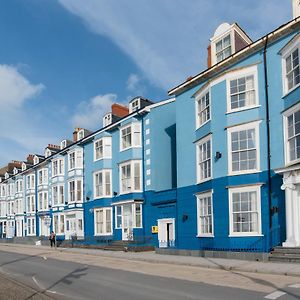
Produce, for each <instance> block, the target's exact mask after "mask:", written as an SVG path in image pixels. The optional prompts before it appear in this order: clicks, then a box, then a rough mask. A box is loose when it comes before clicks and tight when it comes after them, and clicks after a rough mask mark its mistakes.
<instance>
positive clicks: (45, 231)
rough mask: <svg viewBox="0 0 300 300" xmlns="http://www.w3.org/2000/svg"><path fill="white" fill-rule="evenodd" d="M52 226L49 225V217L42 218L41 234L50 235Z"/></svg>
mask: <svg viewBox="0 0 300 300" xmlns="http://www.w3.org/2000/svg"><path fill="white" fill-rule="evenodd" d="M49 235H50V228H49V226H48V217H41V218H40V236H49Z"/></svg>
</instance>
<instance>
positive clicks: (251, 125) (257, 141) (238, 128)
mask: <svg viewBox="0 0 300 300" xmlns="http://www.w3.org/2000/svg"><path fill="white" fill-rule="evenodd" d="M260 123H261V121H255V122H249V123H246V124H242V125H237V126H233V127H230V128H227V149H228V175H230V176H232V175H242V174H252V173H257V172H260V171H261V170H260V137H259V136H260V135H259V124H260ZM248 129H254V130H255V144H256V145H255V149H256V169H251V170H245V171H232V148H231V133H232V132H236V131H242V130H248Z"/></svg>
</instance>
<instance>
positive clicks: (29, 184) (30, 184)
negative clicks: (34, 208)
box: [26, 174, 35, 190]
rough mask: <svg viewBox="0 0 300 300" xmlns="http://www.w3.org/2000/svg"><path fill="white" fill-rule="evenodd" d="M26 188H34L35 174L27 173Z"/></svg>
mask: <svg viewBox="0 0 300 300" xmlns="http://www.w3.org/2000/svg"><path fill="white" fill-rule="evenodd" d="M26 189H27V190H33V189H35V174H29V175H27V176H26Z"/></svg>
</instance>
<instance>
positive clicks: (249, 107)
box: [225, 105, 261, 115]
mask: <svg viewBox="0 0 300 300" xmlns="http://www.w3.org/2000/svg"><path fill="white" fill-rule="evenodd" d="M259 107H261V105H254V106H247V107H245V108H241V109H234V110H228V111H227V112H226V113H225V114H226V115H229V114H234V113H238V112H242V111H246V110H251V109H255V108H259Z"/></svg>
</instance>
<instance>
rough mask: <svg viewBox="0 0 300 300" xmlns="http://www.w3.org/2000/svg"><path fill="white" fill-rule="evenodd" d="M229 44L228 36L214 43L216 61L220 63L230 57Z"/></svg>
mask: <svg viewBox="0 0 300 300" xmlns="http://www.w3.org/2000/svg"><path fill="white" fill-rule="evenodd" d="M231 52H232V51H231V42H230V34H228V35H226V36H225V37H224V38H222V39H220V40H219V41H217V42H216V60H217V62H220V61H221V60H223V59H225V58H227V57H228V56H230V55H231Z"/></svg>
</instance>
